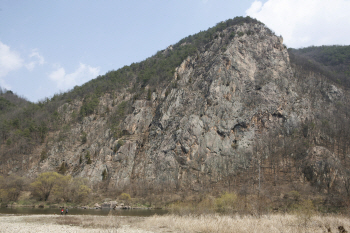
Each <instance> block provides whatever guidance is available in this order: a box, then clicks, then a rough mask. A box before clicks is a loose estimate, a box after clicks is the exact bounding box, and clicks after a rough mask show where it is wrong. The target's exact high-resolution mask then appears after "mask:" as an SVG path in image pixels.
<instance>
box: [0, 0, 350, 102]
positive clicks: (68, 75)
mask: <svg viewBox="0 0 350 233" xmlns="http://www.w3.org/2000/svg"><path fill="white" fill-rule="evenodd" d="M348 12H350V0H261V1H258V0H245V1H241V0H167V1H164V0H142V1H141V0H138V1H136V0H128V1H123V0H101V1H93V0H59V1H47V0H15V1H14V0H0V86H1V87H2V88H5V89H7V90H11V91H13V92H14V93H16V94H18V95H19V96H22V97H24V98H26V99H27V100H29V101H32V102H38V101H41V100H44V99H45V98H46V97H48V98H51V97H52V96H53V95H54V94H57V93H62V92H66V91H69V90H71V89H72V88H74V86H76V85H82V84H83V83H85V82H88V81H89V80H91V79H94V78H96V77H97V76H98V75H102V74H105V73H106V72H108V71H111V70H117V69H119V68H121V67H123V66H125V65H130V64H131V63H133V62H140V61H142V60H144V59H146V58H147V57H150V56H152V55H154V54H155V53H156V52H157V51H159V50H162V49H165V48H167V47H168V46H169V45H171V44H175V43H176V42H178V41H179V40H181V39H182V38H184V37H186V36H188V35H192V34H195V33H197V32H200V31H204V30H207V29H208V28H210V27H213V26H215V25H216V24H217V23H219V22H221V21H224V20H227V19H230V18H234V17H236V16H247V15H249V16H251V17H253V18H256V19H258V20H260V21H261V22H263V23H265V24H266V25H267V26H268V27H269V28H270V29H272V30H273V31H274V32H275V33H276V35H281V36H282V37H283V38H284V43H285V44H286V45H287V46H288V47H292V48H301V47H307V46H311V45H315V46H318V45H333V44H337V45H350V16H349V13H348Z"/></svg>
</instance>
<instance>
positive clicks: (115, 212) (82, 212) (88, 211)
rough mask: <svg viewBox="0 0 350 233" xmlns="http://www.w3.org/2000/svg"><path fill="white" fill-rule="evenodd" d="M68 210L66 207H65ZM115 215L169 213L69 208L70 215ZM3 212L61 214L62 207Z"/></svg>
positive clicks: (163, 212) (6, 209)
mask: <svg viewBox="0 0 350 233" xmlns="http://www.w3.org/2000/svg"><path fill="white" fill-rule="evenodd" d="M64 211H66V209H64ZM110 211H111V213H112V214H113V216H139V217H149V216H152V215H155V214H157V215H164V214H167V213H168V211H167V210H145V209H130V210H123V209H117V210H109V209H75V208H73V209H68V214H69V215H102V216H107V215H108V214H109V212H110ZM1 214H16V215H28V214H30V215H32V214H57V215H59V214H61V209H59V208H30V207H26V208H22V207H18V208H6V207H2V208H0V215H1Z"/></svg>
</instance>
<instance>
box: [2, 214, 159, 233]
mask: <svg viewBox="0 0 350 233" xmlns="http://www.w3.org/2000/svg"><path fill="white" fill-rule="evenodd" d="M80 220H81V222H79V221H80ZM139 221H143V218H141V217H131V218H129V217H115V216H87V215H80V216H76V215H74V216H73V215H71V216H60V215H21V216H19V215H0V232H6V233H7V232H16V233H24V232H26V233H27V232H37V233H41V232H42V233H48V232H55V233H57V232H69V233H70V232H72V233H73V232H76V233H79V232H82V233H83V232H84V233H92V232H111V233H112V232H118V233H124V232H130V233H152V232H153V231H147V230H143V229H138V228H136V227H135V228H134V227H132V226H131V224H132V223H133V222H139ZM84 222H86V223H84ZM94 222H95V224H94ZM66 224H67V225H66ZM81 225H83V226H81Z"/></svg>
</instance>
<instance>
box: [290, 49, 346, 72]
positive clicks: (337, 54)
mask: <svg viewBox="0 0 350 233" xmlns="http://www.w3.org/2000/svg"><path fill="white" fill-rule="evenodd" d="M296 52H297V53H300V54H303V55H305V56H307V57H310V58H313V59H314V60H315V61H317V62H320V63H322V64H324V65H326V66H337V65H346V64H347V65H349V64H350V46H341V45H331V46H326V45H323V46H311V47H307V48H302V49H297V50H296ZM349 75H350V74H349Z"/></svg>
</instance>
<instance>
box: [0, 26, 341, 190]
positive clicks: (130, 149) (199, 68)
mask: <svg viewBox="0 0 350 233" xmlns="http://www.w3.org/2000/svg"><path fill="white" fill-rule="evenodd" d="M182 46H185V45H182ZM171 49H172V47H169V48H168V49H167V50H165V51H164V52H163V53H167V52H168V51H169V50H171ZM135 80H136V79H135ZM135 80H132V81H131V82H130V84H129V85H128V86H127V87H125V88H122V89H120V90H117V91H114V92H113V93H105V94H104V95H102V96H101V97H99V105H98V107H97V108H96V110H95V111H94V113H93V114H91V115H89V116H86V117H83V118H82V120H81V121H78V122H73V123H72V116H74V114H76V113H77V112H79V110H80V108H81V107H82V105H83V101H84V100H82V99H76V100H73V101H72V102H70V103H65V104H64V105H62V106H60V107H59V109H58V113H59V116H60V122H61V124H60V126H59V129H58V130H56V131H53V132H50V133H49V135H48V136H47V137H46V138H45V141H44V143H43V144H42V145H41V146H39V147H36V149H35V150H34V151H33V152H32V153H31V154H30V155H23V156H21V157H20V158H19V159H17V160H15V159H8V160H7V161H3V162H2V172H3V173H4V174H8V173H13V172H14V173H16V172H20V171H22V172H24V173H25V174H26V175H27V176H29V177H35V176H36V175H37V174H39V173H41V172H44V171H58V170H60V169H61V171H63V172H64V173H66V174H71V175H73V176H78V177H86V178H88V179H89V180H91V181H92V182H93V183H99V182H102V181H103V182H106V183H107V185H108V187H109V188H110V189H113V190H121V191H123V190H132V191H133V192H134V193H135V194H140V195H141V194H143V193H145V192H146V194H147V192H150V191H151V192H155V191H158V192H167V191H169V192H174V191H181V190H191V191H201V190H209V191H210V190H213V188H214V189H215V187H219V186H220V187H231V186H235V185H236V187H239V186H244V184H248V183H249V182H251V184H252V185H253V186H254V185H256V182H257V179H260V177H258V173H257V170H256V169H258V168H261V169H263V174H265V175H264V182H266V183H268V182H271V183H272V182H273V181H276V179H279V180H280V182H282V178H278V177H282V176H283V177H286V174H287V173H288V172H289V173H288V174H289V177H291V178H290V180H289V181H288V182H294V181H298V182H301V183H303V182H307V181H309V182H316V181H317V180H319V179H317V174H319V173H318V172H319V170H320V169H321V168H320V169H316V168H315V167H317V161H318V160H317V159H315V158H314V157H315V156H316V155H317V156H316V157H317V158H322V161H325V164H327V158H333V157H334V156H335V155H334V153H335V151H336V150H333V151H332V152H331V151H330V150H329V149H327V146H326V143H323V142H325V141H327V139H325V137H326V136H325V135H326V134H325V133H322V132H321V131H317V132H316V131H315V130H314V131H313V128H312V127H311V126H310V125H311V123H310V122H318V121H321V120H320V119H321V118H322V117H320V114H321V115H322V114H324V113H325V112H328V113H329V114H333V111H336V110H337V109H336V103H340V104H341V103H344V102H346V99H347V97H346V91H345V90H342V89H341V87H339V86H337V85H335V84H332V83H328V82H326V81H322V80H321V77H320V76H319V75H318V74H317V73H315V72H303V70H302V69H301V68H300V67H293V65H292V64H291V63H290V60H289V54H288V51H287V49H286V47H285V46H284V45H283V39H282V37H278V36H275V35H274V34H273V33H271V31H270V30H269V29H267V28H266V27H265V26H264V25H262V24H256V23H244V24H239V25H234V26H230V27H227V28H225V29H224V30H223V31H222V32H218V33H216V34H215V35H214V36H213V38H212V40H210V41H209V42H208V43H207V44H206V45H205V46H204V47H203V49H202V50H198V51H197V53H196V54H195V55H192V56H188V57H187V58H186V59H185V60H183V62H182V63H181V65H180V66H178V67H177V68H176V69H175V71H174V73H173V78H172V80H170V81H169V82H168V83H167V84H166V85H163V86H158V87H154V86H152V87H151V86H150V85H146V86H144V87H141V86H138V85H139V84H137V83H136V81H135ZM320 80H321V81H320ZM301 82H302V83H301ZM135 86H136V87H137V88H144V90H145V93H147V91H148V89H149V91H148V93H149V96H148V97H147V96H145V95H144V96H141V97H140V98H135V96H134V95H133V94H132V93H131V91H130V90H131V89H132V88H134V87H135ZM124 109H128V111H126V110H124ZM121 112H122V113H125V114H124V115H123V114H121ZM118 114H119V115H120V117H119V118H120V122H118V129H117V131H118V133H117V134H116V133H115V131H116V130H115V129H113V128H111V121H113V120H115V116H116V115H118ZM327 116H328V115H327ZM322 119H323V118H322ZM112 123H113V122H112ZM305 128H306V131H307V132H306V133H305ZM303 130H304V131H303ZM303 132H304V137H303V136H302V135H303ZM300 135H301V136H300ZM301 139H302V141H300V140H301ZM293 140H294V141H293ZM332 140H333V139H329V140H328V141H329V142H330V141H332ZM296 142H297V143H296ZM298 143H299V144H298ZM316 151H317V152H316ZM323 152H324V153H323ZM320 153H321V154H322V155H320ZM344 153H345V152H344ZM338 154H339V149H338ZM322 156H325V158H323V157H322ZM326 157H327V158H326ZM335 160H336V161H337V163H332V164H338V165H339V163H340V162H339V161H338V160H337V159H336V158H334V159H333V160H332V161H335ZM300 161H307V162H305V163H302V164H301V163H300V164H299V163H298V162H300ZM315 164H316V165H315ZM338 165H334V169H332V171H331V172H333V173H334V175H332V176H331V177H335V176H339V174H340V173H339V172H338V173H337V172H336V171H338V170H337V169H338V168H339V166H340V165H339V166H338ZM324 166H325V165H324V164H323V167H324ZM339 169H340V168H339ZM286 171H287V172H286ZM333 173H332V174H333ZM242 174H243V176H242ZM305 174H307V175H305ZM261 179H262V178H261ZM334 179H335V178H332V179H331V180H333V181H334ZM339 179H340V178H339ZM237 180H239V181H237ZM285 180H287V178H284V179H283V181H285ZM333 181H332V182H333ZM242 182H243V183H242ZM244 182H248V183H244ZM282 183H283V182H282Z"/></svg>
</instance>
